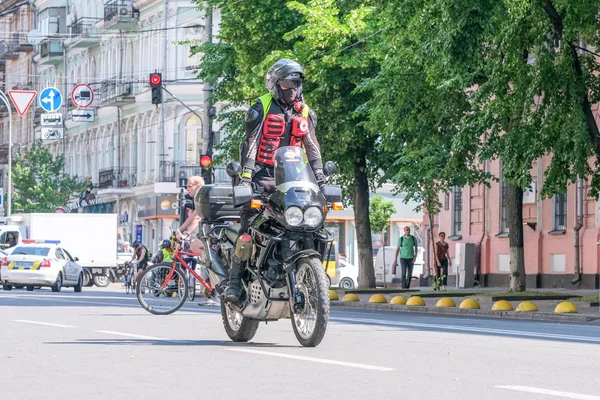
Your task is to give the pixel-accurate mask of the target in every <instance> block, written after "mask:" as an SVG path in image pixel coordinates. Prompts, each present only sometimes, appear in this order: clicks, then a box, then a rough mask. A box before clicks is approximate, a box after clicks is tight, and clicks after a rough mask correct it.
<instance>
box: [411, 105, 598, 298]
mask: <svg viewBox="0 0 600 400" xmlns="http://www.w3.org/2000/svg"><path fill="white" fill-rule="evenodd" d="M596 110H597V109H596ZM596 112H597V111H596ZM596 118H597V120H598V122H599V123H600V117H599V116H598V114H596ZM549 164H550V157H544V158H542V159H540V160H538V161H537V162H536V163H535V164H534V166H533V168H532V171H531V174H532V177H533V184H532V185H531V187H530V188H529V190H528V191H526V192H525V194H524V198H523V222H524V226H523V231H524V247H525V272H526V275H527V287H528V288H598V287H599V283H598V276H599V272H600V252H599V245H600V203H598V202H596V201H595V199H594V198H592V197H589V196H588V195H587V193H588V187H587V186H586V185H585V184H584V185H583V186H584V187H583V196H582V197H583V212H582V214H583V227H582V228H581V230H579V238H580V239H579V240H580V241H579V243H580V247H579V256H580V266H581V271H582V279H581V281H580V282H578V283H577V284H572V283H571V280H572V279H573V278H575V274H574V266H575V255H576V251H575V246H574V239H575V232H574V230H573V228H574V227H575V225H576V211H577V207H576V185H575V184H573V185H569V186H568V188H567V192H566V194H565V195H554V196H552V197H551V198H548V199H541V198H540V196H539V192H540V189H541V188H542V187H543V179H544V176H543V175H544V171H545V170H546V169H547V168H548V166H549ZM488 168H489V171H490V172H491V173H492V174H494V175H495V176H496V177H498V178H499V182H491V186H490V187H489V188H487V187H485V186H483V185H479V186H476V187H465V188H459V187H455V188H453V189H452V191H451V194H450V195H447V196H441V198H440V202H441V203H442V212H441V213H440V214H439V215H436V216H434V217H433V220H434V234H435V240H436V241H437V240H438V236H437V235H438V233H439V232H440V231H444V232H446V237H447V238H448V239H449V242H450V255H451V256H452V257H453V258H454V257H455V256H456V254H457V246H456V244H458V243H472V244H474V245H475V248H476V249H477V250H476V253H477V254H476V257H475V260H476V262H475V264H476V265H475V268H476V270H475V271H476V272H475V279H476V280H478V281H479V282H480V284H481V285H483V286H489V287H507V286H508V282H509V271H510V264H509V235H510V232H509V229H508V223H507V222H508V220H507V218H508V215H507V209H506V199H505V193H506V183H505V182H503V180H502V164H501V162H500V161H494V162H491V163H489V165H488ZM423 222H424V225H427V226H429V216H428V215H426V216H425V217H424V219H423ZM457 268H458V262H457V260H456V259H454V261H453V263H452V268H451V270H450V271H449V283H450V285H454V284H455V282H456V272H457Z"/></svg>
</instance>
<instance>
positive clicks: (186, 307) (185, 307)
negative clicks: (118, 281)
mask: <svg viewBox="0 0 600 400" xmlns="http://www.w3.org/2000/svg"><path fill="white" fill-rule="evenodd" d="M0 298H10V299H13V300H17V299H18V300H28V301H39V300H40V298H41V296H31V297H27V296H26V295H22V296H14V297H11V296H1V297H0ZM73 298H75V297H73ZM103 298H104V297H99V298H98V299H99V300H100V299H103ZM44 300H46V298H45V297H44ZM133 300H137V297H136V298H133ZM52 301H55V302H57V303H72V304H83V305H97V306H113V307H124V308H137V309H139V310H143V308H142V306H140V305H139V303H136V304H124V303H109V302H100V301H77V300H61V299H55V298H53V299H52ZM33 307H35V306H33ZM179 310H180V311H188V312H189V311H191V310H194V311H198V312H200V313H207V314H221V310H220V309H215V308H210V307H207V306H203V307H199V306H198V305H197V303H192V302H189V301H188V302H186V303H185V304H184V305H183V306H182V307H181V308H180V309H179ZM179 314H180V313H179Z"/></svg>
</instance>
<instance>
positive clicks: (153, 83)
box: [150, 72, 163, 105]
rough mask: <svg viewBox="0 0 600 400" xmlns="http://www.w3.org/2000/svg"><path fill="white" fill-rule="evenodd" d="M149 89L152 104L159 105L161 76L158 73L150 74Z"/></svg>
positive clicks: (160, 99) (161, 99) (160, 100)
mask: <svg viewBox="0 0 600 400" xmlns="http://www.w3.org/2000/svg"><path fill="white" fill-rule="evenodd" d="M150 89H151V92H152V93H151V95H152V104H157V105H158V104H161V103H162V102H163V97H162V75H161V74H160V73H159V72H155V73H153V74H150Z"/></svg>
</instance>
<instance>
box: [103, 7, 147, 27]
mask: <svg viewBox="0 0 600 400" xmlns="http://www.w3.org/2000/svg"><path fill="white" fill-rule="evenodd" d="M133 3H134V1H133V0H110V1H107V2H106V4H104V29H107V30H108V29H114V30H119V29H123V30H131V29H134V28H136V27H137V24H138V20H139V18H140V12H139V10H138V9H137V8H135V7H134V6H133Z"/></svg>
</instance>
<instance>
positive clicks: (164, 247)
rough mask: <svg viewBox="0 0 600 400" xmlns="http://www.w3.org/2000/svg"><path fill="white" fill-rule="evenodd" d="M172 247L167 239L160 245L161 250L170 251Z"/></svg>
mask: <svg viewBox="0 0 600 400" xmlns="http://www.w3.org/2000/svg"><path fill="white" fill-rule="evenodd" d="M170 247H171V241H170V240H169V239H165V240H163V241H162V242H161V243H160V248H161V249H168V248H170Z"/></svg>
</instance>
